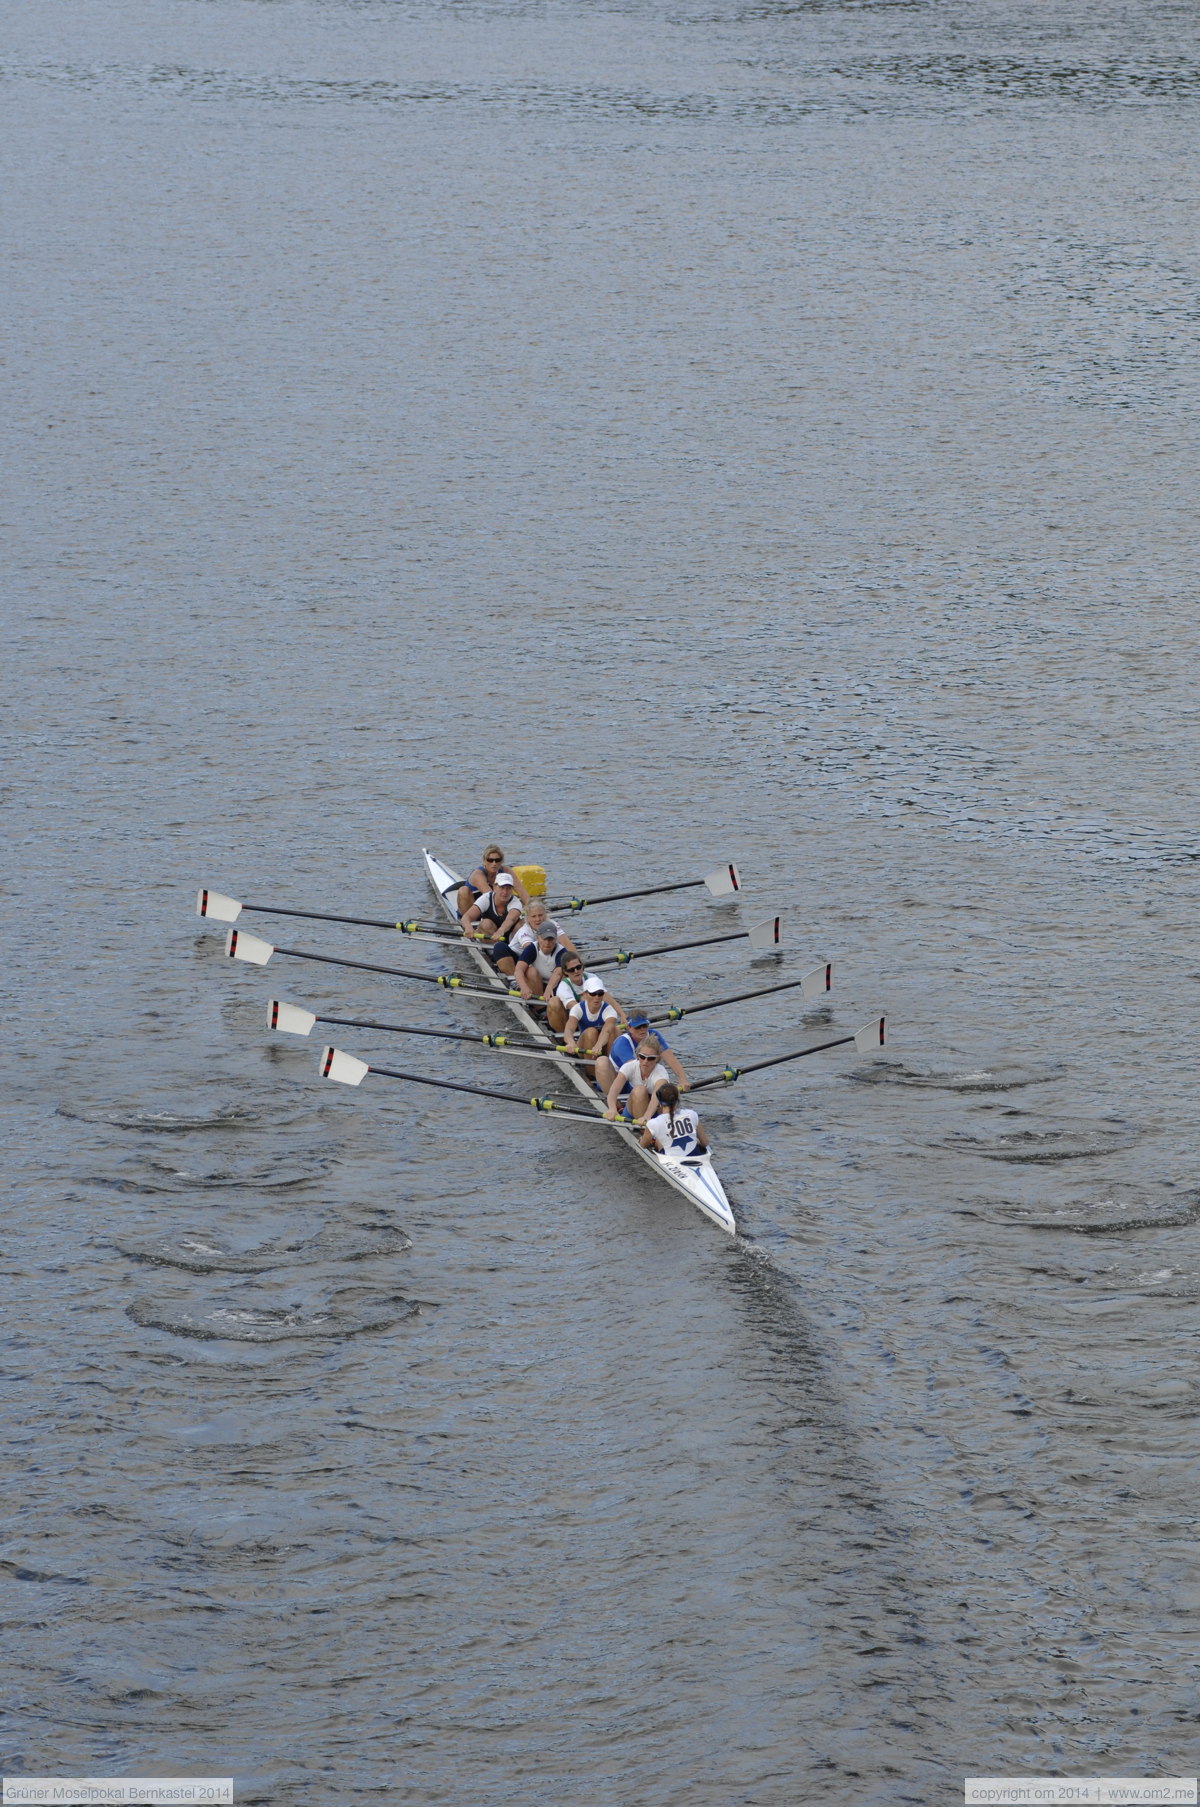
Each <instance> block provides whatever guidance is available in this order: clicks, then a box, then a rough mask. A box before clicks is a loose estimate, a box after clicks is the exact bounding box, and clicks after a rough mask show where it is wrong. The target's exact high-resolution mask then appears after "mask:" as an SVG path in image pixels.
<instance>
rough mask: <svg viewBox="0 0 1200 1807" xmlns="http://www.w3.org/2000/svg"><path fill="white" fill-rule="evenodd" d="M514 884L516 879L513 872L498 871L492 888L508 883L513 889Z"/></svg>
mask: <svg viewBox="0 0 1200 1807" xmlns="http://www.w3.org/2000/svg"><path fill="white" fill-rule="evenodd" d="M513 884H514V881H513V875H512V873H511V872H497V874H496V876H495V878H494V879H493V880H492V889H493V890H495V888H496V886H497V885H507V886H508V888H509V890H510V891H511V890H512V889H513Z"/></svg>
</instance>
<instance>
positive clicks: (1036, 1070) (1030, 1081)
mask: <svg viewBox="0 0 1200 1807" xmlns="http://www.w3.org/2000/svg"><path fill="white" fill-rule="evenodd" d="M1061 1073H1062V1068H1061V1067H1055V1066H1045V1067H1034V1066H1022V1065H1020V1064H1018V1063H1016V1062H1004V1063H1000V1064H994V1065H992V1066H982V1065H981V1066H976V1067H972V1066H962V1067H946V1068H939V1067H910V1066H906V1065H905V1063H904V1062H903V1061H900V1060H890V1061H888V1060H876V1061H872V1062H871V1063H870V1065H869V1066H863V1067H854V1068H851V1070H850V1071H849V1072H847V1073H844V1074H843V1075H842V1077H843V1078H844V1079H854V1080H857V1081H858V1083H859V1084H860V1085H900V1086H913V1087H923V1088H926V1089H928V1090H930V1091H938V1092H1013V1091H1016V1090H1017V1089H1018V1087H1020V1086H1025V1085H1044V1084H1045V1083H1046V1082H1047V1081H1048V1080H1051V1079H1057V1078H1058V1077H1059V1076H1060V1075H1061Z"/></svg>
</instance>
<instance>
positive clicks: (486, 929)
mask: <svg viewBox="0 0 1200 1807" xmlns="http://www.w3.org/2000/svg"><path fill="white" fill-rule="evenodd" d="M515 884H516V881H515V880H514V878H513V875H512V873H511V872H498V873H497V874H496V876H495V878H494V879H493V880H492V888H491V890H490V891H485V892H484V893H483V896H482V897H477V898H476V899H475V902H474V903H473V904H472V905H471V907H470V909H469V910H468V911H467V913H466V915H465V916H464V917H463V919H462V931H463V934H464V935H465V936H466V937H467V939H468V940H471V941H484V942H486V943H487V944H488V945H487V946H485V948H484V950H483V951H484V953H485V954H486V955H487V957H488V959H489V960H490V961H491V963H492V965H493V966H494V967H495V968H496V971H497V972H502V973H511V972H512V970H513V968H514V966H515V965H516V961H515V960H514V958H513V953H512V949H511V948H510V947H509V945H508V935H509V933H510V932H511V931H512V930H513V929H515V928H516V926H517V924H518V923H519V922H520V920H521V906H520V904H519V903H517V901H516V899H515V898H514V896H513V890H514V888H515Z"/></svg>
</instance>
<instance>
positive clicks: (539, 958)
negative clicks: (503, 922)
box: [508, 901, 577, 999]
mask: <svg viewBox="0 0 1200 1807" xmlns="http://www.w3.org/2000/svg"><path fill="white" fill-rule="evenodd" d="M508 945H509V947H510V948H511V949H512V951H513V956H514V958H515V960H516V963H517V986H518V988H519V990H520V993H521V996H522V997H523V998H530V999H532V998H541V997H544V996H545V992H546V987H547V985H550V986H553V983H554V981H555V980H556V979H558V978H559V977H560V976H561V968H562V963H563V961H564V960H565V959H566V958H567V955H568V954H575V953H577V950H576V948H575V947H573V946H572V944H571V942H570V941H568V940H567V937H566V936H565V935H564V934H563V933H562V932H561V930H560V929H559V926H558V924H557V923H556V922H555V921H553V919H552V918H551V917H549V916H547V914H546V906H545V904H544V903H538V902H536V901H535V902H533V903H531V904H530V906H529V908H528V909H527V910H526V912H525V920H524V922H523V923H522V924H521V926H520V928H519V929H516V930H515V931H514V933H513V934H511V935H510V936H509V938H508Z"/></svg>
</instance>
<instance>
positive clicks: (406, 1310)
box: [125, 1289, 420, 1343]
mask: <svg viewBox="0 0 1200 1807" xmlns="http://www.w3.org/2000/svg"><path fill="white" fill-rule="evenodd" d="M419 1310H420V1305H419V1303H418V1301H417V1300H415V1299H403V1298H400V1297H398V1296H394V1295H377V1296H375V1297H368V1298H363V1297H361V1296H359V1294H358V1291H357V1289H355V1292H354V1295H353V1296H347V1295H346V1294H342V1293H334V1294H333V1295H332V1297H331V1298H330V1299H329V1301H328V1303H327V1304H326V1305H325V1306H323V1307H318V1308H317V1309H315V1310H314V1309H312V1308H310V1307H307V1306H302V1305H284V1306H253V1305H246V1304H241V1303H234V1302H232V1301H230V1302H228V1303H223V1304H221V1303H219V1304H216V1305H197V1306H187V1305H181V1304H179V1303H177V1302H176V1301H173V1300H172V1301H170V1302H169V1303H160V1302H159V1301H158V1300H156V1299H146V1298H143V1299H135V1300H134V1301H133V1303H132V1304H131V1305H129V1306H127V1307H126V1313H125V1315H126V1316H127V1317H129V1318H132V1319H133V1322H134V1323H135V1324H139V1325H141V1326H142V1328H143V1329H145V1330H164V1331H166V1332H168V1334H170V1335H171V1336H187V1337H197V1338H199V1339H201V1340H202V1341H204V1342H232V1343H282V1342H288V1341H293V1340H297V1339H305V1338H325V1339H329V1338H338V1337H348V1336H360V1335H361V1334H362V1333H363V1332H364V1331H366V1330H387V1329H389V1328H390V1327H391V1326H392V1325H393V1324H399V1323H401V1322H403V1320H404V1319H405V1318H412V1317H415V1316H416V1315H417V1313H418V1311H419Z"/></svg>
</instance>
